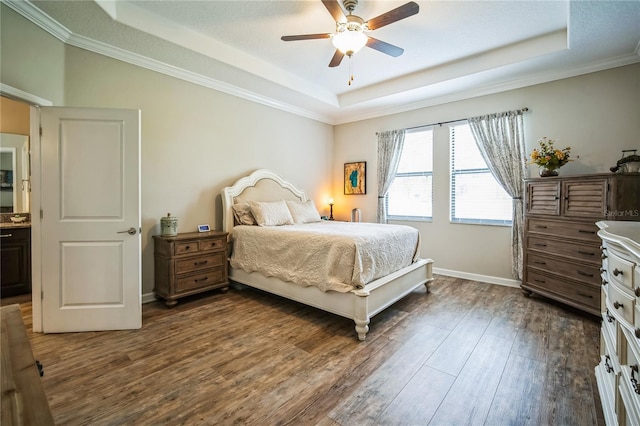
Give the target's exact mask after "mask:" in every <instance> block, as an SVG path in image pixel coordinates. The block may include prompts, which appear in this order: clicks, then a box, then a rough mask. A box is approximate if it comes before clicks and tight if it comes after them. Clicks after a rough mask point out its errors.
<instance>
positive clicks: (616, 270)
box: [613, 268, 624, 277]
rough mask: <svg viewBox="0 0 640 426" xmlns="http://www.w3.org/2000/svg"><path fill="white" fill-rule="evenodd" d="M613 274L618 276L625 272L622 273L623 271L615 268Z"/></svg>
mask: <svg viewBox="0 0 640 426" xmlns="http://www.w3.org/2000/svg"><path fill="white" fill-rule="evenodd" d="M613 275H614V276H616V277H617V276H618V275H624V274H623V273H622V271H620V270H619V269H618V268H616V269H614V270H613Z"/></svg>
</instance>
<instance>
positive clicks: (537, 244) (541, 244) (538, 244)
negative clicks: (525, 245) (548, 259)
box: [533, 243, 547, 247]
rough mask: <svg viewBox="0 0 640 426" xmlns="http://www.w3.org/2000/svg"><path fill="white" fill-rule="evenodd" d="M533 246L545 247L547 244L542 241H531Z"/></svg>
mask: <svg viewBox="0 0 640 426" xmlns="http://www.w3.org/2000/svg"><path fill="white" fill-rule="evenodd" d="M533 245H534V246H536V247H546V246H547V245H546V244H544V243H533Z"/></svg>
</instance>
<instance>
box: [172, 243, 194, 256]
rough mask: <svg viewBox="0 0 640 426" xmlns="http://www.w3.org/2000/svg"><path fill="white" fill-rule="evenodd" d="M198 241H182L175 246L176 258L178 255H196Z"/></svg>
mask: <svg viewBox="0 0 640 426" xmlns="http://www.w3.org/2000/svg"><path fill="white" fill-rule="evenodd" d="M198 250H199V248H198V241H182V242H177V243H176V244H175V251H176V253H175V254H176V256H177V255H180V254H189V253H197V252H198Z"/></svg>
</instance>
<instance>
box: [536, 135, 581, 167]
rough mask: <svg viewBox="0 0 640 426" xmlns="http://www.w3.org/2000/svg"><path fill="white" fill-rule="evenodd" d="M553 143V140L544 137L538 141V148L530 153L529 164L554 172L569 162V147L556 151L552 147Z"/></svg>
mask: <svg viewBox="0 0 640 426" xmlns="http://www.w3.org/2000/svg"><path fill="white" fill-rule="evenodd" d="M555 142H556V141H555V140H554V139H548V138H547V137H546V136H545V137H543V138H542V139H538V145H540V148H535V149H534V150H533V151H532V152H531V164H537V165H538V166H540V167H542V168H545V169H550V170H555V169H558V168H560V167H562V166H564V165H565V164H567V163H568V162H569V161H571V160H569V155H570V154H571V147H569V146H568V147H566V148H564V149H556V148H555V147H554V146H553V144H554V143H555Z"/></svg>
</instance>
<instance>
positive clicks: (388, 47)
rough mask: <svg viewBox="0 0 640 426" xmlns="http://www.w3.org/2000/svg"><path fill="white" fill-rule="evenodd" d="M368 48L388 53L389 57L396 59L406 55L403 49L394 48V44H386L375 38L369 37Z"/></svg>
mask: <svg viewBox="0 0 640 426" xmlns="http://www.w3.org/2000/svg"><path fill="white" fill-rule="evenodd" d="M367 47H370V48H372V49H375V50H377V51H378V52H382V53H386V54H387V55H390V56H393V57H394V58H396V57H398V56H400V55H402V54H403V53H404V49H403V48H401V47H398V46H394V45H393V44H389V43H386V42H384V41H382V40H378V39H375V38H373V37H369V39H368V40H367Z"/></svg>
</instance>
